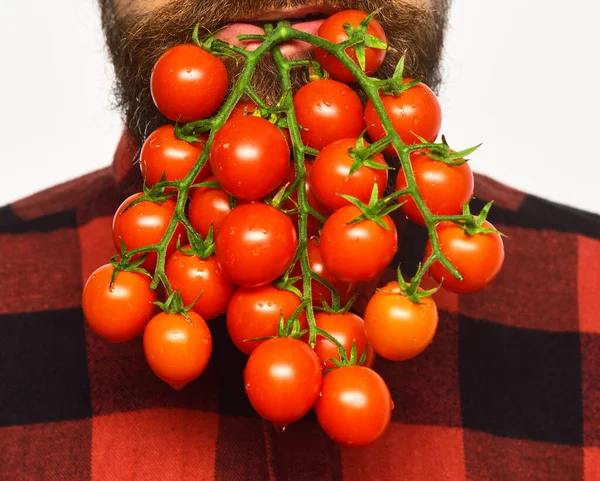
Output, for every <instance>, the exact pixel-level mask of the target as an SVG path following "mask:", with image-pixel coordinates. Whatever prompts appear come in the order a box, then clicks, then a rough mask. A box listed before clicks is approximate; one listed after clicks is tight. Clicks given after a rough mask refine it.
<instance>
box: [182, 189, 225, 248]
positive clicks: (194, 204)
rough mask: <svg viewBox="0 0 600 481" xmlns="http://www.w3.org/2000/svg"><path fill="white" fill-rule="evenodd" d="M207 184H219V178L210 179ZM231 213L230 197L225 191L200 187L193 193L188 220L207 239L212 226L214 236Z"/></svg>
mask: <svg viewBox="0 0 600 481" xmlns="http://www.w3.org/2000/svg"><path fill="white" fill-rule="evenodd" d="M205 182H217V178H216V177H209V178H208V179H206V180H205ZM230 212H231V206H230V204H229V196H228V195H227V192H225V191H224V190H223V189H215V188H211V187H198V188H196V189H194V191H193V192H192V195H191V198H190V207H189V210H188V218H189V220H190V223H191V224H192V227H193V228H194V229H195V230H196V232H198V234H200V235H201V236H202V237H204V238H206V236H207V235H208V231H209V229H210V226H211V225H212V226H213V234H214V235H216V233H217V232H218V231H219V228H220V227H221V223H222V222H223V219H225V217H226V216H227V214H229V213H230Z"/></svg>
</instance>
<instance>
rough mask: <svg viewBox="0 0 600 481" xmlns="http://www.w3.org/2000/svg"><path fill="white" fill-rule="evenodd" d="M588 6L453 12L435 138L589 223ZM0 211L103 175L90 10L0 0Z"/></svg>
mask: <svg viewBox="0 0 600 481" xmlns="http://www.w3.org/2000/svg"><path fill="white" fill-rule="evenodd" d="M599 14H600V2H598V1H597V0H571V1H570V2H568V3H565V2H558V1H548V0H527V1H523V0H502V1H482V0H454V1H453V9H452V14H451V21H450V29H449V32H448V39H447V46H446V57H445V61H444V71H445V79H446V83H445V85H444V87H443V89H442V96H441V101H442V107H443V111H444V126H443V131H444V132H445V133H446V134H447V136H448V138H449V140H450V142H451V145H453V146H454V147H456V148H462V147H466V146H470V145H472V144H476V143H479V142H482V141H483V142H484V146H483V147H482V148H481V149H480V151H479V152H477V153H476V154H474V155H473V156H472V160H473V162H472V164H471V165H472V167H473V168H474V170H476V171H478V172H482V173H485V174H488V175H490V176H492V177H494V178H496V179H498V180H500V181H502V182H504V183H506V184H508V185H511V186H514V187H516V188H518V189H521V190H525V191H527V192H531V193H534V194H537V195H540V196H543V197H546V198H549V199H552V200H555V201H557V202H561V203H566V204H569V205H572V206H575V207H579V208H583V209H587V210H591V211H594V212H597V213H600V201H599V200H598V193H597V192H598V191H597V184H598V178H597V173H598V172H600V169H599V168H598V163H600V147H599V146H597V139H598V136H597V133H598V127H600V125H599V124H600V123H599V122H598V115H599V114H598V112H600V88H599V86H598V85H599V83H600V79H599V77H598V75H597V73H598V66H597V65H598V54H597V47H598V46H599V45H600V33H599V32H600V29H598V28H597V24H596V19H597V18H598V15H599ZM0 52H1V56H0V139H1V142H0V162H1V165H2V169H1V170H0V172H1V173H0V176H1V179H2V188H1V189H0V205H3V204H5V203H7V202H11V201H14V200H17V199H19V198H21V197H24V196H26V195H29V194H31V193H34V192H37V191H39V190H41V189H43V188H46V187H49V186H52V185H54V184H56V183H58V182H61V181H65V180H68V179H71V178H73V177H77V176H79V175H81V174H84V173H86V172H90V171H92V170H96V169H98V168H101V167H104V166H106V165H108V164H109V163H110V162H111V159H112V153H113V150H114V148H115V145H116V143H117V140H118V137H119V135H120V131H121V121H120V118H119V115H118V114H117V113H116V112H115V111H114V110H112V109H111V95H110V91H111V83H112V80H111V69H110V66H109V64H108V61H107V57H106V54H105V52H104V47H103V39H102V35H101V31H100V21H99V15H98V12H97V5H96V1H95V0H61V1H60V2H49V1H47V0H28V1H22V2H21V1H19V2H17V1H4V2H0Z"/></svg>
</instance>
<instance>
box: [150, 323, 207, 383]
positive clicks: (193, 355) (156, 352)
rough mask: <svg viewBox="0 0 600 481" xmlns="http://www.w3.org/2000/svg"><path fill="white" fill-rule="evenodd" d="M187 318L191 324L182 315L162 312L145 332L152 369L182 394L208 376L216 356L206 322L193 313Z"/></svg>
mask: <svg viewBox="0 0 600 481" xmlns="http://www.w3.org/2000/svg"><path fill="white" fill-rule="evenodd" d="M187 316H188V317H189V318H190V320H187V319H186V318H185V317H184V316H183V315H182V314H167V313H166V312H161V313H160V314H157V315H156V316H154V317H153V318H152V320H151V321H150V322H149V323H148V326H146V330H145V331H144V353H145V354H146V360H147V361H148V364H149V365H150V368H151V369H152V370H153V371H154V373H155V374H156V375H157V376H158V377H159V378H160V379H162V380H163V381H165V382H167V383H169V384H170V385H171V386H172V387H173V388H174V389H178V390H179V389H183V388H184V387H185V386H186V384H188V383H190V382H191V381H193V380H194V379H196V378H197V377H198V376H200V374H202V373H203V372H204V370H205V369H206V366H207V365H208V361H209V360H210V355H211V352H212V337H211V335H210V329H209V328H208V326H207V325H206V322H204V319H202V317H200V316H199V315H198V314H196V313H195V312H192V311H190V312H188V313H187ZM190 321H191V322H190Z"/></svg>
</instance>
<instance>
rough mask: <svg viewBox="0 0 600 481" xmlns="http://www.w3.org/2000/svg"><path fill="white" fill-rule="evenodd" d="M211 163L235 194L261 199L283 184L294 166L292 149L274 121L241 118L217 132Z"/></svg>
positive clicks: (215, 171)
mask: <svg viewBox="0 0 600 481" xmlns="http://www.w3.org/2000/svg"><path fill="white" fill-rule="evenodd" d="M210 165H211V167H212V170H213V173H214V175H215V176H216V177H217V179H218V180H219V184H221V186H222V187H223V189H225V190H226V191H227V192H229V193H230V194H231V195H233V196H234V197H237V198H238V199H243V200H258V199H260V198H262V197H264V196H266V195H267V194H270V193H271V192H273V191H274V190H275V189H276V188H277V187H279V186H280V185H281V183H282V181H283V179H284V178H285V175H286V173H287V170H288V168H289V165H290V151H289V149H288V146H287V143H286V141H285V139H284V137H283V135H281V132H280V131H279V129H278V128H277V127H275V126H274V125H273V124H272V123H271V122H269V121H267V120H265V119H262V118H260V117H254V116H245V117H238V118H235V119H233V120H230V121H228V122H227V123H226V124H225V125H224V126H223V127H222V128H221V130H219V131H218V132H217V134H216V135H215V140H214V143H213V147H212V150H211V152H210Z"/></svg>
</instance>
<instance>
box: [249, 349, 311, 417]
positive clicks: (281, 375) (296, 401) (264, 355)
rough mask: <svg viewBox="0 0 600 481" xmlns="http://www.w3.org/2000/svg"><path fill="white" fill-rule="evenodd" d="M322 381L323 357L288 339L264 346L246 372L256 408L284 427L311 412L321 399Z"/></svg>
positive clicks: (251, 400) (251, 399) (252, 356)
mask: <svg viewBox="0 0 600 481" xmlns="http://www.w3.org/2000/svg"><path fill="white" fill-rule="evenodd" d="M321 379H322V374H321V365H320V364H319V358H318V357H317V355H316V354H315V353H314V351H313V350H312V349H311V348H310V346H308V344H305V343H304V342H302V341H298V340H296V339H290V338H287V337H282V338H278V339H270V340H268V341H266V342H264V343H262V344H261V345H260V346H258V347H257V348H256V349H255V350H254V352H253V353H252V354H251V355H250V358H249V359H248V363H247V364H246V369H244V383H245V384H246V394H247V395H248V399H249V400H250V403H251V404H252V407H254V409H256V411H257V412H258V414H260V415H261V416H262V417H263V418H265V419H266V420H267V421H271V422H272V423H273V424H275V425H277V426H281V427H284V426H287V425H288V424H289V423H292V422H294V421H297V420H298V419H300V418H302V417H303V416H304V415H305V414H306V413H308V411H309V410H310V408H311V407H312V406H313V404H314V403H315V401H316V400H317V397H318V396H319V389H320V388H321Z"/></svg>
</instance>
